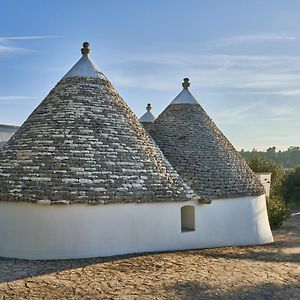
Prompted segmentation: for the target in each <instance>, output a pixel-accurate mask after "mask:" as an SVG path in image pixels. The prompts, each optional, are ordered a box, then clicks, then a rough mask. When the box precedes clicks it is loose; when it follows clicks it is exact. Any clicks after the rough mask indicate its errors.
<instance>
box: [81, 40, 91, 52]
mask: <svg viewBox="0 0 300 300" xmlns="http://www.w3.org/2000/svg"><path fill="white" fill-rule="evenodd" d="M82 46H83V48H81V54H82V55H88V54H89V53H90V48H89V47H90V44H89V43H88V42H84V43H83V44H82Z"/></svg>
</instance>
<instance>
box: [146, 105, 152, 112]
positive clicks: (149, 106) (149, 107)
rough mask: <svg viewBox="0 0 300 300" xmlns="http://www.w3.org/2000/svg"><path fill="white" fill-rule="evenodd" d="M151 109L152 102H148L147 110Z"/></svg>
mask: <svg viewBox="0 0 300 300" xmlns="http://www.w3.org/2000/svg"><path fill="white" fill-rule="evenodd" d="M151 109H152V106H151V103H148V104H147V107H146V110H147V111H149V112H150V111H151Z"/></svg>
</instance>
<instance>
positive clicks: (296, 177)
mask: <svg viewBox="0 0 300 300" xmlns="http://www.w3.org/2000/svg"><path fill="white" fill-rule="evenodd" d="M282 194H283V197H284V199H285V201H286V202H287V203H294V204H297V205H300V167H299V168H296V169H295V170H292V171H289V172H288V174H287V175H286V177H285V180H284V182H283V189H282Z"/></svg>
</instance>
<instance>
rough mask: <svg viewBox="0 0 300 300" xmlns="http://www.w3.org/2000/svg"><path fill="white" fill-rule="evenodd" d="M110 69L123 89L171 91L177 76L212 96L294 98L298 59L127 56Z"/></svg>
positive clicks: (299, 71) (299, 77)
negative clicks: (239, 95)
mask: <svg viewBox="0 0 300 300" xmlns="http://www.w3.org/2000/svg"><path fill="white" fill-rule="evenodd" d="M115 63H116V64H115V65H112V66H111V67H110V69H111V71H110V74H111V78H112V80H113V82H114V83H116V84H117V85H119V86H122V87H135V88H140V89H152V90H157V91H159V90H171V89H173V88H174V81H173V79H174V80H175V79H176V80H178V74H182V76H185V77H190V79H191V83H192V87H193V88H198V89H201V90H202V91H203V90H206V91H207V92H213V93H222V94H224V93H230V94H234V93H236V94H242V93H248V94H255V95H258V94H262V95H282V96H297V95H299V94H300V89H299V82H300V57H298V56H286V55H285V56H284V55H278V56H274V55H273V56H259V55H226V54H218V55H215V54H213V55H197V54H192V55H188V56H186V55H185V54H181V53H179V54H178V53H169V54H163V53H150V54H148V55H147V54H143V55H141V54H131V55H126V56H124V57H123V58H122V59H120V60H119V61H118V62H115Z"/></svg>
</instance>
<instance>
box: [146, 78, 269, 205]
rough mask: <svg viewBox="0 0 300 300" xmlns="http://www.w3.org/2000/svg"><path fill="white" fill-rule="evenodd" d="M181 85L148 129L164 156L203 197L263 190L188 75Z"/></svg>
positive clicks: (226, 196) (258, 193)
mask: <svg viewBox="0 0 300 300" xmlns="http://www.w3.org/2000/svg"><path fill="white" fill-rule="evenodd" d="M182 85H183V90H182V91H181V92H180V93H179V95H178V96H177V97H176V98H175V99H174V100H173V101H172V102H171V103H170V105H169V106H168V107H167V108H166V109H165V110H164V111H163V112H162V113H161V114H160V115H159V116H158V117H157V118H156V120H155V121H154V123H153V124H152V127H151V129H150V134H151V136H152V137H153V139H154V140H155V142H156V143H157V144H158V146H159V147H160V149H161V150H162V152H163V153H164V155H165V157H166V158H167V159H168V160H169V162H170V163H171V164H172V165H173V166H174V167H175V169H176V170H177V171H178V173H179V174H180V175H181V176H182V177H184V178H185V179H186V182H187V183H188V184H189V185H190V186H191V187H192V188H193V190H194V191H196V192H197V193H198V194H199V195H200V196H201V197H203V198H206V199H216V198H231V197H240V196H250V195H253V196H254V195H262V194H264V189H263V186H262V185H261V183H260V182H259V180H258V179H257V177H256V176H255V174H254V173H253V172H252V170H251V169H250V168H249V167H248V165H247V164H246V162H245V160H244V159H243V158H242V157H241V156H240V154H239V153H238V152H237V151H236V150H235V149H234V147H233V146H232V144H231V143H230V142H229V141H228V139H227V138H226V137H225V136H224V135H223V134H222V132H221V131H220V130H219V129H218V128H217V126H216V124H215V123H214V122H213V121H212V120H211V118H210V117H209V116H208V115H207V113H206V112H205V111H204V109H203V108H202V107H201V105H200V104H199V103H198V101H197V100H196V99H195V97H194V96H193V95H192V94H191V93H190V91H189V89H188V88H189V85H190V84H189V79H188V78H185V79H184V83H183V84H182Z"/></svg>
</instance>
